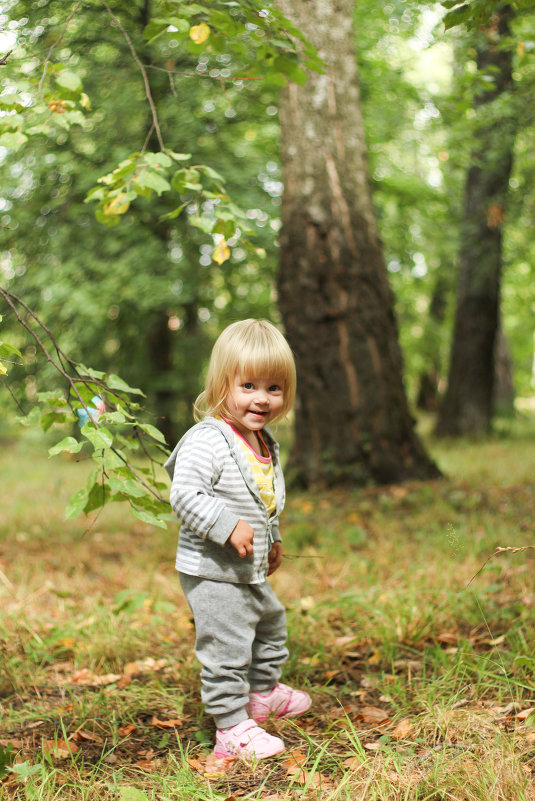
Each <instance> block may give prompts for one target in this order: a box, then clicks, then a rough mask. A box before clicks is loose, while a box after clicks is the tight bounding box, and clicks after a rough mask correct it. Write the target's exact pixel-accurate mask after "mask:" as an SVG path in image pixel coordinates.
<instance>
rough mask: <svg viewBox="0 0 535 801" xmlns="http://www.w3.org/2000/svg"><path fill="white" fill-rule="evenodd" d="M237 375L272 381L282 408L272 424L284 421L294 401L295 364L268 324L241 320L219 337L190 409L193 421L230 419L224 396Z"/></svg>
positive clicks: (280, 337)
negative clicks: (277, 385) (279, 392)
mask: <svg viewBox="0 0 535 801" xmlns="http://www.w3.org/2000/svg"><path fill="white" fill-rule="evenodd" d="M236 375H239V376H241V377H242V378H246V377H257V378H259V377H261V376H265V377H266V378H270V379H271V378H273V379H274V380H276V381H277V382H278V383H280V384H281V386H282V389H283V401H284V402H283V406H282V409H281V411H280V413H279V414H278V415H277V417H276V418H274V420H273V422H277V420H280V419H282V418H283V417H285V416H286V415H287V414H288V412H289V411H290V410H291V408H292V406H293V403H294V399H295V388H296V376H295V362H294V357H293V354H292V351H291V350H290V346H289V345H288V343H287V342H286V340H285V338H284V337H283V335H282V334H281V332H280V331H278V330H277V329H276V328H275V326H274V325H272V324H271V323H268V321H267V320H252V319H249V320H241V321H239V322H237V323H232V325H229V326H228V327H227V328H225V329H224V331H223V332H222V333H221V334H220V335H219V337H218V339H217V340H216V343H215V345H214V347H213V350H212V355H211V356H210V363H209V365H208V372H207V374H206V382H205V388H204V391H203V392H201V394H200V395H199V397H198V398H197V400H196V401H195V404H194V406H193V411H194V416H195V419H196V420H201V419H202V418H203V417H207V416H208V415H213V416H217V415H228V416H232V415H231V413H230V411H229V410H228V409H227V407H226V400H227V395H228V393H229V391H230V389H231V386H232V384H233V383H234V379H235V377H236Z"/></svg>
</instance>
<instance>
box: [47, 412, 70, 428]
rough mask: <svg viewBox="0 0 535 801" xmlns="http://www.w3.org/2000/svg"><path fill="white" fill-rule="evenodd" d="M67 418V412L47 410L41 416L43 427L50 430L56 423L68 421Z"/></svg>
mask: <svg viewBox="0 0 535 801" xmlns="http://www.w3.org/2000/svg"><path fill="white" fill-rule="evenodd" d="M67 419H68V418H67V415H66V414H65V412H47V413H46V414H43V415H42V416H41V428H42V429H43V431H48V430H49V428H51V427H52V426H53V425H54V423H66V422H67Z"/></svg>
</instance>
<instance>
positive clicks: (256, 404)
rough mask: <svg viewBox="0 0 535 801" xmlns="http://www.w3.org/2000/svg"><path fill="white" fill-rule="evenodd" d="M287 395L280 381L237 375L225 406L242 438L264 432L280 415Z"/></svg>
mask: <svg viewBox="0 0 535 801" xmlns="http://www.w3.org/2000/svg"><path fill="white" fill-rule="evenodd" d="M283 403H284V391H283V388H282V385H281V384H280V383H278V382H277V379H275V378H273V377H270V376H265V377H258V376H248V375H246V376H240V375H236V377H235V378H234V382H233V384H231V387H230V389H229V393H228V395H227V398H226V401H225V405H226V407H227V409H228V411H229V414H230V415H231V418H232V422H233V423H234V425H235V426H236V428H237V429H238V431H239V432H240V434H242V435H243V436H245V437H246V438H247V434H248V433H249V432H256V431H261V430H262V429H263V428H264V426H266V425H267V424H268V423H270V422H271V420H273V419H274V418H275V417H277V416H278V415H279V414H280V411H281V409H282V406H283Z"/></svg>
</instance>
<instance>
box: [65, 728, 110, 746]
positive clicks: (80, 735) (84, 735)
mask: <svg viewBox="0 0 535 801" xmlns="http://www.w3.org/2000/svg"><path fill="white" fill-rule="evenodd" d="M72 737H73V739H74V740H90V741H91V742H93V743H103V742H104V739H103V738H102V737H100V736H99V735H98V734H93V732H91V731H86V730H85V729H77V730H76V731H75V732H74V734H73V735H72Z"/></svg>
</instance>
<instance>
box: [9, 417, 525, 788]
mask: <svg viewBox="0 0 535 801" xmlns="http://www.w3.org/2000/svg"><path fill="white" fill-rule="evenodd" d="M428 446H429V448H430V450H431V452H432V454H433V456H434V458H435V459H436V460H437V462H438V464H439V466H440V467H441V469H442V470H443V471H444V473H445V474H447V476H448V477H447V478H443V479H441V480H437V481H433V482H429V483H421V482H420V483H408V484H404V485H402V486H391V487H381V488H369V489H362V490H353V491H349V490H344V491H342V490H337V491H332V492H314V493H301V494H296V493H290V496H289V499H288V502H287V508H286V511H285V514H284V519H283V522H282V526H281V528H282V530H283V534H284V547H285V554H286V558H285V559H284V561H283V565H282V567H281V568H280V570H279V571H278V572H277V573H276V574H275V575H274V576H273V578H272V583H273V585H274V587H275V589H276V591H277V594H278V595H279V597H280V598H281V600H283V602H284V603H285V606H286V608H287V612H288V624H289V640H290V643H289V645H290V651H291V656H290V659H289V662H288V664H287V666H286V670H285V674H284V677H283V680H284V681H286V682H287V683H290V684H292V685H294V686H296V687H300V688H303V689H306V690H307V691H308V692H310V694H311V696H312V699H313V705H312V707H311V709H310V712H309V713H307V714H306V715H305V716H304V717H302V718H300V719H298V720H295V721H287V722H274V721H271V722H269V723H268V729H269V730H270V731H272V732H274V733H278V734H280V735H281V736H282V737H283V739H284V741H285V743H286V746H287V750H286V751H285V753H283V754H281V755H280V756H279V757H276V758H273V759H271V760H265V761H261V762H258V763H257V764H247V763H244V762H242V761H240V760H214V759H213V757H211V751H212V743H213V738H214V729H213V724H212V722H211V720H210V719H209V718H208V717H207V716H206V715H205V714H204V713H203V710H202V706H201V703H200V698H199V678H198V669H199V668H198V665H197V663H196V661H195V658H194V654H193V627H192V621H191V618H190V614H189V611H188V609H187V607H186V605H185V602H184V600H183V598H182V596H181V593H180V590H179V587H178V582H177V579H176V576H175V573H174V566H173V565H174V552H175V545H176V528H175V527H174V526H171V525H170V526H169V528H168V530H165V531H162V530H160V529H155V528H151V527H149V526H146V525H145V524H143V523H141V522H139V521H137V520H135V519H134V518H132V517H131V516H129V514H128V511H127V509H126V508H124V509H123V508H121V507H120V506H114V507H110V508H109V509H107V510H106V511H105V512H104V513H103V514H102V515H101V516H100V517H98V518H96V519H92V520H89V521H88V520H84V519H77V520H70V521H65V520H64V509H65V506H66V503H67V500H68V498H69V496H70V495H71V494H72V493H73V492H74V491H75V490H76V489H77V488H78V487H79V486H80V484H81V483H83V480H84V471H85V470H86V465H84V464H79V463H76V462H75V461H74V459H69V458H68V457H60V458H57V457H56V458H54V459H52V460H48V458H47V456H46V447H44V446H43V444H42V442H39V440H38V439H33V438H31V437H30V438H26V439H24V440H21V441H19V442H13V443H3V445H2V457H3V458H2V461H1V465H0V482H1V484H0V485H1V486H2V490H3V491H2V498H3V501H2V505H1V509H0V610H1V614H0V799H6V800H7V799H10V800H11V799H17V801H18V799H28V801H30V799H31V801H36V800H39V801H41V800H42V801H51V800H52V799H61V801H70V799H77V801H78V800H80V799H84V801H97V799H98V801H148V800H149V799H150V800H153V799H154V801H170V800H171V799H206V800H207V801H208V799H213V800H214V801H232V800H233V799H234V800H237V799H261V798H263V799H324V801H337V800H338V799H340V801H341V800H342V799H344V800H345V799H347V801H349V800H350V799H351V801H354V800H355V799H362V801H379V799H380V800H381V801H402V799H404V800H406V801H407V800H409V801H412V799H418V800H419V801H438V799H451V801H473V800H474V799H481V801H502V800H503V801H534V799H535V649H534V640H535V587H534V582H533V575H534V559H535V549H533V547H534V546H535V536H534V531H533V521H534V519H535V485H534V481H533V478H534V473H535V423H534V421H533V420H531V421H530V420H524V421H520V422H514V423H511V424H507V425H505V426H504V427H503V429H502V431H501V433H499V434H495V435H494V436H493V437H491V438H490V437H489V438H486V439H483V440H479V441H478V442H470V441H467V440H463V441H460V442H446V443H440V442H436V441H433V440H432V439H429V440H428ZM500 548H504V549H512V550H505V551H498V552H497V549H500Z"/></svg>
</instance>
